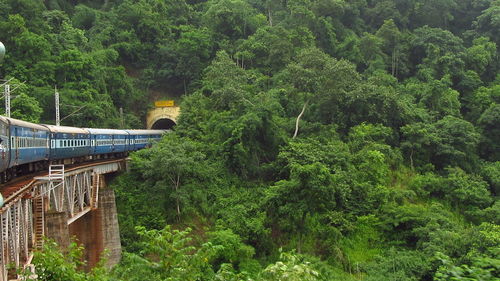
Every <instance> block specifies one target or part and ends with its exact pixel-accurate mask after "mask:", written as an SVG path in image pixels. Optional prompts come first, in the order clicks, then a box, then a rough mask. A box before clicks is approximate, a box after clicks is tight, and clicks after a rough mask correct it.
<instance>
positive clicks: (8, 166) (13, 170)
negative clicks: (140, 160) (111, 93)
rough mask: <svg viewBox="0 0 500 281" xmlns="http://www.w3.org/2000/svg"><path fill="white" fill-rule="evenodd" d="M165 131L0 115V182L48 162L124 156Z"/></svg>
mask: <svg viewBox="0 0 500 281" xmlns="http://www.w3.org/2000/svg"><path fill="white" fill-rule="evenodd" d="M165 132H167V130H118V129H94V128H77V127H68V126H55V125H44V124H34V123H30V122H26V121H22V120H17V119H14V118H8V117H5V116H0V177H1V182H2V183H4V182H7V181H9V180H10V179H12V178H14V177H16V176H17V175H20V174H28V173H32V172H36V171H41V170H44V169H47V168H48V166H49V165H50V164H66V165H68V164H75V163H80V162H84V161H91V160H98V159H107V158H113V157H124V156H126V155H127V154H128V153H129V152H132V151H136V150H139V149H142V148H145V147H149V146H151V145H152V144H153V143H155V142H157V141H158V140H160V139H161V137H162V135H163V134H164V133H165Z"/></svg>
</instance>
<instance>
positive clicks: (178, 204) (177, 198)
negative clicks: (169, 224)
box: [175, 175, 181, 221]
mask: <svg viewBox="0 0 500 281" xmlns="http://www.w3.org/2000/svg"><path fill="white" fill-rule="evenodd" d="M179 184H180V177H179V175H177V181H176V183H175V192H176V193H177V196H175V203H176V204H177V219H178V220H179V221H180V220H181V204H180V202H179Z"/></svg>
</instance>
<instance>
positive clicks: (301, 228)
mask: <svg viewBox="0 0 500 281" xmlns="http://www.w3.org/2000/svg"><path fill="white" fill-rule="evenodd" d="M306 216H307V212H303V213H302V217H301V218H300V223H299V242H298V243H297V253H299V254H302V239H303V236H304V228H305V224H306Z"/></svg>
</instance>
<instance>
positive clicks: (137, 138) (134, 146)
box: [127, 130, 167, 151]
mask: <svg viewBox="0 0 500 281" xmlns="http://www.w3.org/2000/svg"><path fill="white" fill-rule="evenodd" d="M127 132H128V133H129V134H130V142H129V147H128V150H129V151H135V150H139V149H142V148H145V147H150V146H151V145H152V144H153V143H155V142H157V141H159V140H160V139H161V136H162V135H163V134H164V133H165V132H167V131H165V130H127Z"/></svg>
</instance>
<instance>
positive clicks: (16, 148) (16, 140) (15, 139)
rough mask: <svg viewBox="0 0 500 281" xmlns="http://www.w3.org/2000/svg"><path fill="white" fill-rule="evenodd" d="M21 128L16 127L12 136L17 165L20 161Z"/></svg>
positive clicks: (15, 163)
mask: <svg viewBox="0 0 500 281" xmlns="http://www.w3.org/2000/svg"><path fill="white" fill-rule="evenodd" d="M20 133H21V130H20V129H19V128H18V127H14V136H12V137H11V138H12V141H13V144H14V161H13V162H14V165H17V163H18V162H19V140H20V139H19V135H20Z"/></svg>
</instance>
